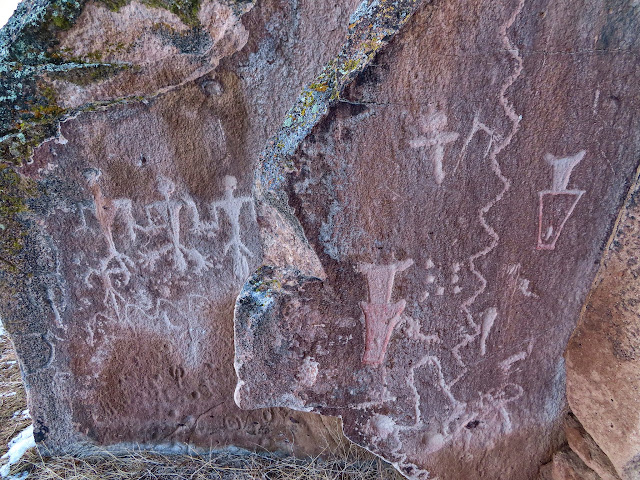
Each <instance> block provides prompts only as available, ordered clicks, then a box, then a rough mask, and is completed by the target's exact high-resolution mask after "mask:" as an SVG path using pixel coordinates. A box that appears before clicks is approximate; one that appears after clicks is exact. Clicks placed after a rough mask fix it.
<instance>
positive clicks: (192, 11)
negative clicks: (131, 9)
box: [98, 0, 200, 27]
mask: <svg viewBox="0 0 640 480" xmlns="http://www.w3.org/2000/svg"><path fill="white" fill-rule="evenodd" d="M98 1H99V2H100V3H103V4H104V5H105V6H106V7H107V8H109V9H110V10H113V11H114V12H117V11H118V10H120V9H121V8H122V7H124V6H125V5H127V4H129V3H131V0H98ZM140 2H141V3H144V4H145V5H148V6H150V7H155V8H164V9H165V10H169V11H170V12H171V13H173V14H175V15H177V16H178V17H179V18H180V20H182V21H183V22H184V23H185V24H186V25H189V26H192V27H196V26H199V25H200V20H199V19H198V12H199V11H200V0H140Z"/></svg>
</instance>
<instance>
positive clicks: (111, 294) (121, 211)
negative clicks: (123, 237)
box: [80, 168, 136, 319]
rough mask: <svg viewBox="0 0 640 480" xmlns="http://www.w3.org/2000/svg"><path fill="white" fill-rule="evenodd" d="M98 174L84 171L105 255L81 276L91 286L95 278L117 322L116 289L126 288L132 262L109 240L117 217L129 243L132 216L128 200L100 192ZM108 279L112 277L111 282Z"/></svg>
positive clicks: (119, 298)
mask: <svg viewBox="0 0 640 480" xmlns="http://www.w3.org/2000/svg"><path fill="white" fill-rule="evenodd" d="M101 175H102V172H100V170H97V169H93V168H92V169H88V170H87V171H85V172H84V176H85V179H86V180H87V184H88V185H89V190H90V191H91V195H92V196H93V207H94V215H95V217H96V220H98V225H99V226H100V232H101V234H102V238H103V239H104V241H105V242H106V245H107V254H106V256H104V257H103V258H102V259H101V260H100V264H99V266H98V268H90V269H89V271H88V273H87V275H86V276H85V283H86V284H87V285H88V286H90V287H91V277H92V276H93V275H96V276H97V277H98V278H99V279H100V282H101V283H102V287H103V288H104V291H105V298H104V303H105V305H106V306H107V307H110V308H111V309H112V310H113V312H114V313H115V315H116V317H117V318H118V319H120V314H121V307H122V305H121V304H120V303H121V302H122V301H123V299H122V296H121V295H120V294H119V293H118V292H117V290H116V287H117V286H119V287H126V286H127V285H128V283H129V281H130V279H131V270H130V268H132V267H133V266H134V262H133V260H131V259H130V258H129V257H128V256H127V255H125V254H124V253H122V252H120V251H119V250H118V248H117V246H116V243H115V240H114V238H113V226H114V224H115V221H116V218H120V219H121V221H122V222H123V223H124V225H125V229H126V232H127V235H128V237H129V241H130V242H134V241H135V239H136V233H135V226H136V225H135V220H134V218H133V214H132V206H131V200H129V199H113V198H109V197H106V196H105V195H104V194H103V193H102V189H101V188H100V184H99V182H98V180H99V178H100V176H101ZM80 212H81V215H82V216H81V219H82V224H83V226H82V229H87V228H88V227H87V224H86V219H85V217H84V208H82V207H81V208H80ZM112 278H116V280H115V283H116V285H114V282H113V281H112Z"/></svg>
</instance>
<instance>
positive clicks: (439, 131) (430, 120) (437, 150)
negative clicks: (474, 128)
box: [409, 109, 460, 185]
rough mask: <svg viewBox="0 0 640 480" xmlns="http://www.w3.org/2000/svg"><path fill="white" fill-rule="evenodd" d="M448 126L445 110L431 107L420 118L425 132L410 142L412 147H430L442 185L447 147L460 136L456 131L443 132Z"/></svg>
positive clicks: (437, 178)
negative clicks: (427, 112) (426, 113)
mask: <svg viewBox="0 0 640 480" xmlns="http://www.w3.org/2000/svg"><path fill="white" fill-rule="evenodd" d="M446 126H447V116H446V115H445V114H444V112H436V111H434V110H433V109H430V112H429V114H428V115H427V116H426V117H422V118H421V119H420V127H421V129H422V131H423V132H424V133H425V135H424V136H421V137H418V138H416V139H414V140H411V142H409V145H411V147H412V148H423V147H429V148H430V149H431V161H432V162H433V175H434V177H435V179H436V183H437V184H438V185H441V184H442V182H443V181H444V177H445V173H444V167H443V164H442V162H443V160H444V150H445V147H446V146H447V145H448V144H450V143H453V142H455V141H456V140H457V139H458V137H459V136H460V135H459V134H458V133H455V132H443V130H444V128H445V127H446Z"/></svg>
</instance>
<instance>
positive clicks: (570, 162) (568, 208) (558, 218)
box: [537, 150, 587, 250]
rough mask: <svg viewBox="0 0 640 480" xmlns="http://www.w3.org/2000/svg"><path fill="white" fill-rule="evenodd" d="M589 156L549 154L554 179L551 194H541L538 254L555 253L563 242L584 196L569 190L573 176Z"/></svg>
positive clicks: (547, 155)
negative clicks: (565, 230)
mask: <svg viewBox="0 0 640 480" xmlns="http://www.w3.org/2000/svg"><path fill="white" fill-rule="evenodd" d="M586 153H587V152H586V151H585V150H581V151H579V152H578V153H576V154H575V155H570V156H567V157H556V156H554V155H551V154H546V155H545V156H544V159H545V160H546V162H547V163H548V164H549V165H551V168H552V170H553V177H552V182H551V189H550V190H542V191H540V192H538V199H539V204H538V208H539V209H538V245H537V248H538V250H553V249H555V248H556V242H557V241H558V238H560V233H562V229H563V228H564V225H565V223H567V220H568V219H569V217H570V216H571V214H572V213H573V210H574V209H575V208H576V205H577V204H578V201H579V200H580V198H581V197H582V195H584V193H585V191H584V190H576V189H569V188H568V187H569V178H570V177H571V172H572V171H573V169H574V168H575V166H576V165H578V163H580V161H582V159H583V158H584V156H585V154H586Z"/></svg>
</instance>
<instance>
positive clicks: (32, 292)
mask: <svg viewBox="0 0 640 480" xmlns="http://www.w3.org/2000/svg"><path fill="white" fill-rule="evenodd" d="M112 3H113V2H111V3H109V2H107V5H105V4H104V3H101V2H88V3H83V5H82V8H81V9H76V10H73V11H72V12H71V13H70V12H69V11H67V10H65V8H66V5H67V2H63V1H54V2H33V3H30V4H23V5H22V6H21V11H20V12H19V13H18V15H17V16H16V17H14V19H13V20H12V23H10V24H9V25H8V26H7V28H6V29H5V30H4V38H3V41H4V45H3V50H2V51H1V53H2V55H3V57H2V62H3V63H2V68H3V69H4V70H3V71H4V72H8V73H7V76H5V77H4V78H3V82H4V83H2V88H3V91H2V92H0V95H2V99H3V100H2V102H3V103H2V108H4V110H3V112H5V113H6V115H3V122H5V123H4V124H3V129H4V132H3V133H2V134H0V137H2V138H1V139H0V144H1V145H2V152H3V159H2V162H3V163H2V194H1V195H2V198H1V202H2V208H3V210H2V214H3V219H2V222H1V223H2V228H3V232H4V233H3V237H2V241H3V244H2V247H3V251H2V254H1V257H0V258H2V260H3V262H2V265H1V268H0V269H1V272H0V275H1V282H0V283H1V284H2V295H3V296H2V312H1V315H2V320H3V323H4V324H5V325H6V328H7V330H8V331H9V332H10V333H11V336H12V339H13V341H14V343H15V346H16V348H17V351H18V354H19V356H20V360H21V364H22V368H23V373H24V377H25V381H26V384H27V388H28V392H29V403H30V409H31V414H32V417H33V418H34V423H35V435H36V439H37V440H38V442H39V443H40V445H41V446H42V447H47V448H48V449H49V450H50V451H53V452H62V451H72V450H75V449H77V448H78V447H79V446H81V445H86V444H93V443H97V444H101V445H113V444H123V443H124V444H126V443H128V442H135V443H138V444H140V443H142V444H144V443H147V444H172V443H189V444H191V445H193V446H196V447H202V448H206V449H209V448H222V447H227V446H236V447H244V448H250V449H255V448H259V449H264V448H266V449H269V450H282V451H287V452H293V453H297V454H309V453H310V454H316V453H318V452H320V451H322V450H323V449H325V448H327V447H329V448H331V447H332V446H333V445H334V443H335V441H336V440H339V435H340V433H339V429H338V423H337V421H336V420H335V419H326V418H321V417H318V416H316V415H310V414H303V413H298V412H292V411H289V410H286V409H281V408H275V409H267V410H261V411H253V412H247V411H243V410H240V409H239V408H238V407H237V406H236V405H235V404H234V401H233V389H234V385H235V375H234V371H233V320H232V318H233V306H234V302H235V299H236V297H237V294H238V292H239V291H240V287H241V285H242V284H243V283H244V281H245V279H246V278H247V277H248V276H249V274H250V272H251V271H253V270H255V269H256V268H257V267H258V266H259V265H260V264H261V262H262V247H261V244H260V241H259V236H258V228H257V223H256V214H255V208H254V202H253V199H252V197H251V188H252V173H253V165H254V163H255V161H256V160H257V158H258V154H259V152H260V150H261V149H262V148H263V147H264V144H265V142H266V140H267V139H268V138H269V136H270V135H272V134H273V133H274V132H275V131H276V130H277V128H278V125H279V124H280V122H281V119H282V118H283V117H284V115H285V112H286V111H287V109H288V108H289V106H290V104H291V100H290V99H295V98H296V96H297V95H298V93H299V92H300V90H301V89H302V86H303V85H304V84H305V83H308V82H309V81H310V80H311V79H312V78H313V76H314V75H315V73H316V72H317V71H318V70H320V69H321V68H322V66H323V65H324V64H325V63H326V62H328V60H329V59H330V58H332V57H333V56H335V54H336V52H337V51H338V50H339V48H340V45H341V44H342V43H343V42H344V39H345V37H346V33H347V28H346V25H347V23H348V16H349V15H350V14H351V12H352V11H353V10H354V9H355V8H356V2H355V1H352V0H345V1H342V2H332V4H331V5H324V4H318V3H316V2H313V1H308V2H307V1H301V2H286V1H278V0H274V1H271V0H267V1H262V2H260V4H259V5H255V4H254V3H251V2H217V1H213V0H211V1H210V0H206V1H202V2H191V3H190V5H192V6H194V8H195V10H193V9H191V10H188V11H184V10H180V9H178V10H176V11H177V13H178V14H176V13H175V12H171V11H169V10H167V9H164V8H159V7H158V5H162V2H155V6H154V7H152V6H149V3H154V2H143V3H137V2H131V3H129V2H120V3H121V4H122V5H121V6H120V8H119V9H118V10H110V9H109V8H107V6H108V5H111V4H112ZM183 3H184V4H187V3H188V2H182V3H181V2H173V3H172V5H173V6H176V5H178V6H180V5H182V4H183ZM196 7H197V8H196ZM328 17H330V18H331V20H329V21H326V20H325V19H326V18H328ZM56 21H57V22H58V23H61V25H62V27H61V28H59V29H57V30H56V28H54V26H56V25H58V23H56ZM65 22H66V23H65ZM319 38H322V42H321V44H317V42H316V39H319ZM42 45H44V46H45V47H46V48H44V47H39V48H40V51H39V52H38V48H37V47H38V46H42ZM16 79H21V82H17V81H15V82H14V80H16ZM18 83H19V85H18ZM27 88H29V89H30V90H29V92H30V96H27V93H29V92H25V91H23V90H24V89H27ZM20 89H22V90H20ZM16 92H17V93H16ZM13 93H16V95H14V96H13V97H12V94H13ZM29 102H31V103H29ZM49 135H51V138H49V139H47V140H46V141H42V138H41V137H42V136H49ZM7 232H8V233H7Z"/></svg>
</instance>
